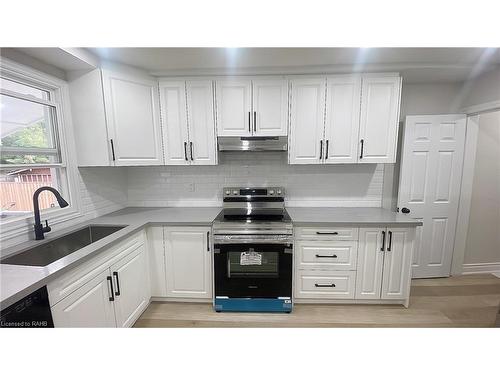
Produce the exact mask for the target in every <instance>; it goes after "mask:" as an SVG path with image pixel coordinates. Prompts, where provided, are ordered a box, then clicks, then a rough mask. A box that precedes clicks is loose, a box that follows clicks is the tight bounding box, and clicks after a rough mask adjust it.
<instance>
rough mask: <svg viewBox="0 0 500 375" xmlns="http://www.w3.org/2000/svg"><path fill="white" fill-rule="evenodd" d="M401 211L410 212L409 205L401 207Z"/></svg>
mask: <svg viewBox="0 0 500 375" xmlns="http://www.w3.org/2000/svg"><path fill="white" fill-rule="evenodd" d="M401 212H402V213H404V214H409V213H410V209H409V208H408V207H403V208H402V209H401Z"/></svg>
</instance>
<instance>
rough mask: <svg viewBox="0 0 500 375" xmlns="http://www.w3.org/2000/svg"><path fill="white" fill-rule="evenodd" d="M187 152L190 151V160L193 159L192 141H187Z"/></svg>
mask: <svg viewBox="0 0 500 375" xmlns="http://www.w3.org/2000/svg"><path fill="white" fill-rule="evenodd" d="M189 152H190V153H191V160H194V159H193V142H189Z"/></svg>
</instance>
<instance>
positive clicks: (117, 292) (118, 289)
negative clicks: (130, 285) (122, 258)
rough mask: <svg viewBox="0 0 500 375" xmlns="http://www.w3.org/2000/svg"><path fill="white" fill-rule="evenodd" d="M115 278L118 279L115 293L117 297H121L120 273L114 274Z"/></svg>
mask: <svg viewBox="0 0 500 375" xmlns="http://www.w3.org/2000/svg"><path fill="white" fill-rule="evenodd" d="M113 276H114V277H115V279H116V292H115V296H119V295H120V280H118V272H116V271H115V272H113Z"/></svg>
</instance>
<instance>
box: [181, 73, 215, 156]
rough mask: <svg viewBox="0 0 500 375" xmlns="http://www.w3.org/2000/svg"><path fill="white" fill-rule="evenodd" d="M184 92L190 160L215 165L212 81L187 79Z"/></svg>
mask: <svg viewBox="0 0 500 375" xmlns="http://www.w3.org/2000/svg"><path fill="white" fill-rule="evenodd" d="M186 93H187V95H186V98H187V114H188V124H189V157H190V161H191V163H192V164H199V165H201V164H203V165H215V164H217V159H216V154H217V153H216V146H215V143H216V140H215V121H214V107H213V92H212V81H187V82H186Z"/></svg>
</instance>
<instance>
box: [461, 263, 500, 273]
mask: <svg viewBox="0 0 500 375" xmlns="http://www.w3.org/2000/svg"><path fill="white" fill-rule="evenodd" d="M474 273H497V274H500V262H495V263H469V264H464V265H463V271H462V275H470V274H474ZM495 276H496V275H495Z"/></svg>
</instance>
